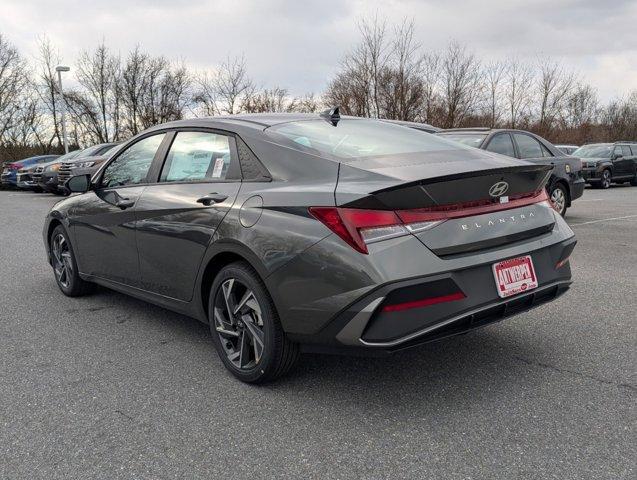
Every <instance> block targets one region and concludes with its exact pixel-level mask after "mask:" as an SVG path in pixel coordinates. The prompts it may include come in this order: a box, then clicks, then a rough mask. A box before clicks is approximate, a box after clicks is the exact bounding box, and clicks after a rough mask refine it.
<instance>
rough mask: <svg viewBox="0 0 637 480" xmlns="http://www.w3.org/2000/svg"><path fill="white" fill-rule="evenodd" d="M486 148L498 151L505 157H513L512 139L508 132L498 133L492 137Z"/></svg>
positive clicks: (490, 150)
mask: <svg viewBox="0 0 637 480" xmlns="http://www.w3.org/2000/svg"><path fill="white" fill-rule="evenodd" d="M486 149H487V151H489V152H494V153H499V154H501V155H506V156H507V157H515V150H514V149H513V141H512V140H511V135H509V134H508V133H500V134H498V135H496V136H495V137H493V138H492V139H491V141H490V142H489V145H487V148H486Z"/></svg>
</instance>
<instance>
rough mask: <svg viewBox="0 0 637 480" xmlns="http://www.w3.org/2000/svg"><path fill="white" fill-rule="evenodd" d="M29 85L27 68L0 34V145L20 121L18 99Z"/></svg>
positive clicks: (14, 49)
mask: <svg viewBox="0 0 637 480" xmlns="http://www.w3.org/2000/svg"><path fill="white" fill-rule="evenodd" d="M28 85H29V80H28V74H27V66H26V63H25V61H24V60H23V58H22V57H21V56H20V54H19V53H18V50H17V49H16V48H15V47H14V46H13V45H11V44H10V43H9V42H8V41H7V40H6V39H5V38H4V37H3V36H2V34H0V143H3V140H4V135H5V133H6V132H7V131H8V130H9V129H12V128H14V127H15V126H16V123H17V122H19V119H20V108H21V106H20V103H21V102H20V99H21V97H22V95H23V92H24V89H25V88H26V87H27V86H28Z"/></svg>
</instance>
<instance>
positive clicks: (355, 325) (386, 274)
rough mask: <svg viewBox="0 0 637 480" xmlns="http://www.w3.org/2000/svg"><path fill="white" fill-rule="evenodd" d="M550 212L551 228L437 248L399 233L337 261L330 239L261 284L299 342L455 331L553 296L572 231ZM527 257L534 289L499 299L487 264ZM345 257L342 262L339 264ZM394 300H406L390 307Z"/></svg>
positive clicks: (383, 340)
mask: <svg viewBox="0 0 637 480" xmlns="http://www.w3.org/2000/svg"><path fill="white" fill-rule="evenodd" d="M555 217H556V223H555V226H554V228H553V230H552V231H550V232H544V233H540V234H538V235H536V236H535V237H533V238H527V239H523V240H520V241H512V242H510V243H509V244H507V245H502V246H497V247H494V248H485V249H483V250H479V251H475V252H474V251H471V252H467V253H458V254H454V255H445V256H439V255H436V254H434V253H433V252H432V250H430V249H429V248H425V247H423V244H422V243H420V242H418V241H417V239H416V238H409V237H403V238H399V239H393V240H387V241H384V242H380V243H377V244H373V245H372V247H373V248H370V255H358V254H357V255H352V256H351V259H350V260H349V261H346V260H344V258H345V257H346V256H347V255H348V252H347V249H345V248H343V249H341V248H339V246H338V245H337V243H338V242H336V241H334V239H333V237H329V238H327V239H324V240H323V241H321V242H319V243H317V244H315V245H314V246H313V247H311V248H310V249H308V250H307V251H306V252H304V253H303V254H302V255H300V256H299V257H298V258H297V259H295V260H294V261H292V262H290V263H289V264H288V265H286V266H284V267H282V268H281V269H280V270H279V271H277V272H275V273H274V274H273V275H271V276H269V277H268V278H266V279H265V280H266V285H267V286H268V288H269V289H270V291H271V293H272V294H273V297H274V300H275V303H276V305H277V309H278V310H279V315H280V318H281V323H282V325H283V328H284V330H285V331H286V333H287V334H288V335H289V336H290V337H291V338H292V339H294V340H295V341H298V342H299V343H301V344H303V345H305V347H304V348H305V349H310V350H315V351H316V350H319V351H325V350H327V351H334V350H336V351H339V350H345V352H344V353H354V351H355V350H358V351H365V352H369V351H377V353H380V354H382V353H387V352H391V351H394V350H399V349H402V348H406V347H409V346H412V345H415V344H419V343H423V342H428V341H432V340H435V339H438V338H441V337H444V336H449V335H456V334H458V333H463V332H466V331H468V330H471V329H473V328H477V327H480V326H483V325H486V324H488V323H492V322H495V321H498V320H500V319H503V318H506V317H508V316H511V315H513V314H515V313H519V312H522V311H524V310H528V309H530V308H534V307H535V306H537V305H541V304H542V303H546V302H549V301H551V300H553V299H555V298H557V297H559V296H560V295H562V294H563V293H564V292H565V291H566V290H568V288H569V285H570V283H571V271H570V266H569V264H568V262H565V263H564V264H563V265H560V266H559V267H558V264H560V262H562V261H564V260H565V259H567V258H568V257H569V255H570V253H571V252H572V250H573V248H574V246H575V244H576V239H575V237H574V235H573V232H572V230H571V229H570V228H569V227H568V225H567V224H566V223H565V222H564V221H563V220H562V219H561V218H559V216H557V215H555ZM482 228H486V226H483V227H482ZM347 248H349V249H350V250H351V248H350V247H347ZM526 255H529V256H530V257H531V259H532V261H533V266H534V269H535V273H536V276H537V281H538V287H537V288H535V289H533V290H529V291H526V292H524V293H520V294H517V295H513V296H511V297H508V298H505V299H503V298H500V296H499V295H498V289H497V286H496V280H495V277H494V273H493V265H494V264H495V263H498V262H501V261H502V260H507V259H513V258H518V257H522V256H526ZM344 262H346V263H348V264H349V268H345V267H344V268H342V269H339V268H338V266H339V265H343V264H344ZM440 299H443V301H438V300H440ZM429 300H435V301H433V302H429ZM397 304H403V305H406V304H411V305H410V307H408V308H405V309H399V310H394V309H392V308H391V307H392V306H395V305H397ZM414 304H415V306H413V305H414ZM387 307H390V308H387Z"/></svg>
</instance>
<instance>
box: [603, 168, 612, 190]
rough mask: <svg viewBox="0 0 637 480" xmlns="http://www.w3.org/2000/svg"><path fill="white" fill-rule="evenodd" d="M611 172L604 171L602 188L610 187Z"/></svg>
mask: <svg viewBox="0 0 637 480" xmlns="http://www.w3.org/2000/svg"><path fill="white" fill-rule="evenodd" d="M610 181H611V180H610V171H609V170H604V171H603V172H602V188H609V187H610Z"/></svg>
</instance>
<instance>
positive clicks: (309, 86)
mask: <svg viewBox="0 0 637 480" xmlns="http://www.w3.org/2000/svg"><path fill="white" fill-rule="evenodd" d="M375 13H377V14H378V15H379V16H380V17H381V18H385V19H387V21H388V24H390V25H391V24H392V23H399V22H400V21H401V19H402V18H404V17H408V18H413V19H414V20H415V25H416V34H417V39H418V41H419V42H420V43H421V44H422V45H423V47H424V48H426V49H431V50H441V49H442V48H444V46H445V45H446V44H447V43H448V42H449V41H450V40H451V39H457V40H459V41H460V42H463V43H465V44H467V45H468V46H469V47H470V48H471V49H473V50H474V51H475V52H476V53H477V54H478V55H479V56H480V57H482V58H485V59H490V58H502V57H505V56H507V55H516V56H518V57H519V58H521V59H525V58H528V59H536V58H537V57H538V56H543V55H550V56H552V57H554V58H555V59H558V60H561V61H562V62H563V63H564V64H565V65H567V66H568V67H570V68H572V69H574V70H575V71H577V72H578V73H580V74H581V76H582V77H583V78H584V79H585V80H586V81H588V82H589V83H591V84H592V85H593V86H595V87H596V88H597V89H598V91H599V94H600V97H601V99H602V100H608V99H610V98H613V97H616V96H620V95H623V94H626V93H627V92H628V91H629V90H633V89H637V0H630V1H622V0H536V1H533V0H527V1H520V0H483V1H479V2H478V1H472V2H469V1H459V0H436V1H427V0H382V1H375V0H318V1H314V0H262V1H258V0H137V1H134V0H110V1H109V0H54V1H52V0H0V32H1V33H3V34H4V35H6V37H7V38H8V39H9V41H11V42H12V43H14V44H15V45H16V46H17V47H18V48H19V49H20V50H21V51H22V52H23V53H25V54H27V55H29V56H34V55H35V54H36V44H37V38H38V36H41V35H42V34H46V35H47V36H48V37H49V38H50V39H51V41H52V42H53V43H54V44H55V45H56V46H57V47H58V48H59V50H60V53H61V55H62V58H63V59H64V62H66V63H68V64H70V65H71V66H72V65H73V62H74V61H75V59H76V57H77V55H78V53H79V51H80V50H81V49H84V48H92V47H94V46H95V45H97V44H98V43H99V42H100V41H101V40H102V39H104V40H105V41H106V43H107V44H108V45H109V46H110V47H111V48H113V49H114V50H115V51H119V52H120V53H122V54H125V53H127V52H128V51H129V50H130V49H132V48H133V47H134V46H135V45H136V44H140V45H141V46H142V48H143V49H144V50H146V51H148V52H149V53H152V54H156V55H164V56H166V57H168V58H170V59H174V60H177V59H183V60H184V61H185V62H186V63H187V64H188V65H190V66H192V67H193V68H195V69H199V68H206V67H214V66H215V65H217V64H218V63H220V62H221V61H222V60H223V59H224V58H225V57H226V56H227V55H228V54H230V55H241V54H245V58H246V61H247V63H248V68H249V71H250V75H251V76H252V77H253V78H254V79H255V80H257V82H258V83H260V84H262V85H263V86H274V85H279V86H282V87H286V88H288V89H289V90H290V91H291V92H292V93H294V94H301V93H304V92H316V93H320V92H321V91H322V90H323V89H324V87H325V85H326V84H327V81H328V80H329V79H330V78H331V77H332V76H333V75H334V73H335V72H336V70H337V69H338V65H339V60H340V59H341V58H342V56H343V55H344V54H345V53H346V52H347V51H348V50H349V49H350V48H352V46H353V45H354V44H355V43H356V41H357V39H358V32H357V27H356V23H357V19H359V18H361V17H370V16H373V15H374V14H375Z"/></svg>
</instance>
